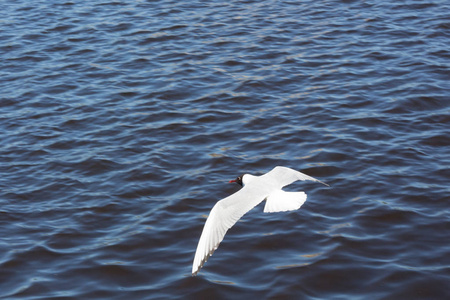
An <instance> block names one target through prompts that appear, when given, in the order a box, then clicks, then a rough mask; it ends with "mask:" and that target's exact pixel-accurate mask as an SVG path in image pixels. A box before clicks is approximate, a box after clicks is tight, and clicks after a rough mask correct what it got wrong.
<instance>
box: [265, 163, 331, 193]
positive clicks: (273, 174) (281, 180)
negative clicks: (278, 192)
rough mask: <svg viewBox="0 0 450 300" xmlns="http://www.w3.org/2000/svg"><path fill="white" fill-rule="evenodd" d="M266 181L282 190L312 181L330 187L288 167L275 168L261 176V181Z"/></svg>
mask: <svg viewBox="0 0 450 300" xmlns="http://www.w3.org/2000/svg"><path fill="white" fill-rule="evenodd" d="M263 178H264V179H266V180H267V181H269V182H272V183H274V184H277V185H278V188H280V189H281V188H282V187H284V186H287V185H289V184H291V183H293V182H295V181H297V180H312V181H316V182H320V183H322V184H324V185H326V186H329V185H328V184H326V183H325V182H322V181H320V180H318V179H316V178H314V177H311V176H308V175H306V174H303V173H301V172H298V171H296V170H293V169H291V168H287V167H280V166H278V167H275V168H273V169H272V170H271V171H270V172H268V173H266V174H264V175H262V176H261V179H263Z"/></svg>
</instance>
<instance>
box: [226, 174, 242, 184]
mask: <svg viewBox="0 0 450 300" xmlns="http://www.w3.org/2000/svg"><path fill="white" fill-rule="evenodd" d="M242 178H244V175H242V176H239V177H238V178H236V179H233V180H230V181H229V182H230V183H231V182H236V183H237V184H239V185H240V186H243V182H242Z"/></svg>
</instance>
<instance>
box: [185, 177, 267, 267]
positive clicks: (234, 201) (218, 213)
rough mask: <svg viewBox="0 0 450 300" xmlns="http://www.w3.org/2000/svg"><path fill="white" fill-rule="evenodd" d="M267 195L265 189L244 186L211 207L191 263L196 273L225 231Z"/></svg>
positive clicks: (217, 244)
mask: <svg viewBox="0 0 450 300" xmlns="http://www.w3.org/2000/svg"><path fill="white" fill-rule="evenodd" d="M266 196H267V191H264V189H262V190H257V189H256V188H255V187H250V186H245V187H243V188H242V189H240V190H239V191H237V192H236V193H234V194H232V195H230V196H228V197H226V198H224V199H222V200H220V201H219V202H217V203H216V205H214V207H213V208H212V210H211V212H210V214H209V216H208V219H207V220H206V223H205V226H204V227H203V231H202V234H201V236H200V240H199V242H198V246H197V251H196V252H195V257H194V263H193V265H192V275H196V274H197V272H198V271H199V270H200V268H201V267H202V266H203V264H204V263H205V262H206V260H207V259H208V258H209V257H210V256H211V255H212V254H213V253H214V251H215V250H216V249H217V247H218V246H219V244H220V242H221V241H222V240H223V238H224V236H225V234H226V232H227V231H228V229H230V228H231V227H232V226H233V225H234V224H236V222H237V221H238V220H239V219H240V218H241V217H242V216H243V215H245V214H246V213H247V212H248V211H249V210H251V209H252V208H253V207H255V206H256V205H258V204H259V203H260V202H261V201H263V200H264V198H266Z"/></svg>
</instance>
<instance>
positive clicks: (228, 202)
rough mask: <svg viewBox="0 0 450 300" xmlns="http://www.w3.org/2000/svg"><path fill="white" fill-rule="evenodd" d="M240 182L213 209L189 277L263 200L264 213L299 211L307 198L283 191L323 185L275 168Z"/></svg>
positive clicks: (296, 172)
mask: <svg viewBox="0 0 450 300" xmlns="http://www.w3.org/2000/svg"><path fill="white" fill-rule="evenodd" d="M241 180H242V185H243V188H241V189H240V190H239V191H237V192H236V193H234V194H232V195H230V196H228V197H226V198H224V199H222V200H220V201H218V202H217V203H216V205H214V207H213V208H212V210H211V212H210V214H209V216H208V219H207V220H206V223H205V226H204V227H203V231H202V234H201V236H200V240H199V242H198V246H197V251H196V252H195V257H194V262H193V265H192V275H196V274H197V273H198V271H199V270H200V268H201V267H202V266H203V264H204V263H205V262H206V260H207V259H208V257H209V256H211V255H212V254H213V252H214V250H216V249H217V247H218V246H219V244H220V242H221V241H222V240H223V238H224V236H225V233H226V232H227V231H228V229H230V228H231V227H232V226H233V225H234V224H235V223H236V222H237V221H238V220H239V219H240V218H241V217H242V216H243V215H244V214H246V213H247V212H248V211H249V210H251V209H252V208H253V207H255V206H256V205H258V204H259V203H261V201H263V200H266V205H265V207H264V212H279V211H289V210H295V209H299V208H300V207H301V206H302V204H303V203H304V202H305V201H306V194H305V193H304V192H285V191H283V190H282V187H284V186H286V185H289V184H291V183H293V182H294V181H297V180H312V181H317V182H320V183H323V182H321V181H319V180H317V179H315V178H313V177H311V176H308V175H305V174H303V173H300V172H298V171H295V170H293V169H290V168H287V167H275V168H273V169H272V171H270V172H268V173H266V174H264V175H261V176H254V175H250V174H245V175H243V176H242V179H241ZM323 184H325V183H323ZM325 185H327V184H325Z"/></svg>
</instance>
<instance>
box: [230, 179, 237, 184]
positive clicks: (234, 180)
mask: <svg viewBox="0 0 450 300" xmlns="http://www.w3.org/2000/svg"><path fill="white" fill-rule="evenodd" d="M232 182H236V179H233V180H230V181H228V183H232Z"/></svg>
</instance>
